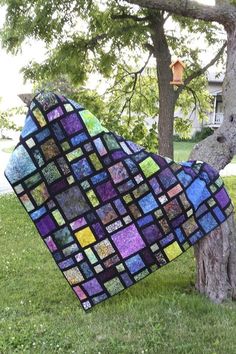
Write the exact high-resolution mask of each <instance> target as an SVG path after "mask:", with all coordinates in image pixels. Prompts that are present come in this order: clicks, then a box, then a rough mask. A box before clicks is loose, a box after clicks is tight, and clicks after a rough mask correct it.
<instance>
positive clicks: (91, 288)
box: [82, 278, 102, 296]
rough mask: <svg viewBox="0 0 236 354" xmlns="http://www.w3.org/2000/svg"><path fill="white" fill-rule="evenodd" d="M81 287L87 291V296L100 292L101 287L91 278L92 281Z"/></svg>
mask: <svg viewBox="0 0 236 354" xmlns="http://www.w3.org/2000/svg"><path fill="white" fill-rule="evenodd" d="M82 286H83V288H84V289H85V290H86V291H87V293H88V294H89V296H91V295H94V294H97V293H99V292H101V291H102V287H101V285H100V284H99V282H98V281H97V279H96V278H93V279H91V280H89V281H87V282H86V283H84V284H83V285H82Z"/></svg>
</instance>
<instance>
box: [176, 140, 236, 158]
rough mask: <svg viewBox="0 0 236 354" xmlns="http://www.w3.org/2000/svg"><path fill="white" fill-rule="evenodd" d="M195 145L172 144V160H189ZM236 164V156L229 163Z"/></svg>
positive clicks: (182, 142) (190, 143) (180, 142)
mask: <svg viewBox="0 0 236 354" xmlns="http://www.w3.org/2000/svg"><path fill="white" fill-rule="evenodd" d="M195 144H196V143H192V142H189V141H187V142H184V141H178V142H174V160H175V161H186V160H188V158H189V155H190V152H191V150H192V148H193V146H194V145H195ZM231 162H232V163H236V156H235V157H234V158H233V160H232V161H231Z"/></svg>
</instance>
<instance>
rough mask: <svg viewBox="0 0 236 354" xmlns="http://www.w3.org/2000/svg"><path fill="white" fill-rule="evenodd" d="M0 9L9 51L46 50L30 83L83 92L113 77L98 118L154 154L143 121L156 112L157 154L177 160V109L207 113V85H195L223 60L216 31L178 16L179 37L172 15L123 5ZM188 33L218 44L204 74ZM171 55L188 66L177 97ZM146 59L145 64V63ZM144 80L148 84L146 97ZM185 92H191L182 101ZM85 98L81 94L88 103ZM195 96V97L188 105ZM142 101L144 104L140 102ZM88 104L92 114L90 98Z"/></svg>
mask: <svg viewBox="0 0 236 354" xmlns="http://www.w3.org/2000/svg"><path fill="white" fill-rule="evenodd" d="M1 3H2V4H4V5H5V6H6V9H7V15H6V21H5V25H4V27H3V29H2V31H1V37H2V43H3V46H4V47H6V48H7V49H8V50H10V51H11V52H13V53H14V52H17V51H18V50H19V48H20V47H21V45H22V43H24V41H25V40H27V39H28V38H35V39H40V40H43V41H44V42H45V44H46V46H47V50H48V52H47V58H46V60H45V62H44V63H43V64H42V63H30V65H29V66H28V67H27V68H25V69H24V73H25V76H26V78H30V79H31V80H34V81H45V78H46V80H49V81H53V80H55V79H57V78H58V75H62V76H63V77H66V79H67V80H68V81H69V84H70V85H72V86H74V87H77V88H78V87H80V86H81V85H84V84H85V82H86V79H87V78H88V77H89V76H90V75H91V74H95V73H99V74H100V75H102V77H103V79H104V80H107V79H109V78H110V77H113V82H112V83H111V89H108V95H107V96H106V97H108V101H109V104H108V105H107V106H108V107H110V111H109V110H107V112H103V111H102V112H101V113H104V117H105V116H107V117H109V119H107V124H109V122H111V123H112V127H113V129H114V127H115V128H117V130H118V131H117V133H123V132H124V136H125V137H126V138H133V139H137V140H138V142H140V143H142V145H144V146H145V147H148V148H150V147H151V148H152V149H155V148H156V147H157V138H156V137H155V140H154V139H153V138H154V133H155V131H156V124H157V123H155V122H154V123H153V124H152V125H151V129H150V134H145V129H147V127H146V124H145V119H144V118H145V116H146V115H147V114H150V117H153V114H154V112H153V111H154V110H155V111H156V113H157V114H158V138H159V153H160V154H161V155H165V156H169V157H172V158H173V141H172V136H173V125H174V111H175V107H176V106H178V105H179V106H185V107H186V103H189V104H191V105H195V102H197V104H198V103H199V102H201V103H200V106H201V107H202V108H203V111H206V110H207V107H206V106H207V104H208V101H207V100H206V99H205V98H206V95H205V97H203V96H204V95H203V96H202V95H201V93H202V91H203V90H202V89H201V91H199V90H198V87H199V86H200V85H201V86H202V88H203V79H202V78H201V79H200V81H198V79H197V78H198V77H199V76H200V75H201V74H203V73H204V72H205V71H206V70H207V69H208V68H209V66H211V65H212V64H214V63H215V62H216V61H217V60H218V59H219V58H220V56H221V54H222V52H223V50H224V43H223V41H221V40H219V34H218V32H219V26H218V27H217V26H216V25H212V26H209V25H206V24H205V23H204V22H200V21H198V22H196V23H193V21H192V20H186V19H184V20H183V19H182V18H178V17H176V16H175V17H172V21H173V22H175V23H178V26H179V31H178V32H179V33H175V32H174V31H173V30H172V31H170V30H168V28H167V27H168V26H166V24H167V22H168V21H170V16H169V14H168V13H166V12H164V11H159V10H151V11H150V10H148V9H142V8H138V7H137V6H132V5H128V4H127V2H124V1H119V0H109V1H105V2H102V1H83V0H77V1H73V3H71V2H69V1H62V0H54V1H49V0H46V1H43V0H37V1H29V2H27V5H25V1H23V0H18V1H17V2H12V1H10V0H1ZM188 29H190V31H188ZM191 32H192V33H201V35H202V40H204V39H205V40H206V41H207V43H208V45H211V44H213V43H214V44H215V45H216V48H217V46H218V47H219V53H218V51H216V52H217V53H216V56H215V57H214V58H213V60H212V61H211V62H210V63H209V65H206V66H205V67H204V68H201V63H200V54H201V53H200V50H199V49H193V48H192V46H191V40H193V37H195V39H196V38H197V37H196V35H195V36H193V35H191ZM221 47H222V48H221ZM220 48H221V49H220ZM172 53H175V55H177V56H181V57H182V59H183V60H185V61H186V63H187V65H188V70H186V78H185V83H184V85H183V86H182V87H180V88H179V89H178V90H176V91H175V90H173V87H172V86H171V85H170V81H171V79H172V73H171V70H170V68H169V65H170V62H171V54H172ZM143 57H146V58H147V60H146V62H144V63H142V61H144V60H143V59H142V58H143ZM150 60H152V61H153V63H154V65H155V66H156V73H155V74H154V73H152V75H147V71H145V69H146V67H147V65H148V63H149V61H150ZM127 63H129V64H127ZM154 75H155V76H154ZM142 79H143V80H142ZM147 82H151V86H150V89H149V93H148V94H147V90H148V85H147ZM205 85H206V82H204V86H205ZM185 88H187V89H188V91H187V93H185V99H182V100H181V94H182V93H183V91H184V89H185ZM145 91H146V92H145ZM84 93H85V92H83V93H81V96H82V98H83V99H85V100H86V97H85V94H84ZM122 93H123V95H122ZM194 93H195V94H194ZM192 94H194V97H191V98H187V99H186V96H188V97H190V96H192ZM141 97H142V99H141ZM138 100H140V102H141V103H142V104H138ZM154 100H156V102H155V103H154V102H153V101H154ZM80 101H81V99H80ZM86 101H87V102H86V103H88V108H90V105H91V104H92V102H91V100H90V102H89V101H88V100H86ZM208 108H209V105H208ZM111 116H112V117H114V118H115V119H113V118H112V119H111ZM137 116H139V117H138V118H137ZM101 117H102V115H101ZM114 122H116V124H115V125H114ZM129 122H131V123H130V126H129V125H128V123H129ZM178 126H180V125H177V127H178ZM122 127H124V128H123V129H122ZM108 128H109V127H108ZM132 130H134V134H132ZM144 136H145V138H143V137H144Z"/></svg>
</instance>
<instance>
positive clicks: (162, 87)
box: [149, 11, 178, 158]
mask: <svg viewBox="0 0 236 354" xmlns="http://www.w3.org/2000/svg"><path fill="white" fill-rule="evenodd" d="M149 24H150V32H151V38H152V43H153V48H154V56H155V58H156V70H157V79H158V80H157V81H158V88H159V116H158V142H159V154H160V155H163V156H168V157H170V158H173V131H174V111H175V104H176V100H177V98H178V94H177V93H176V92H175V91H174V90H173V86H171V85H170V81H172V72H171V69H170V64H171V54H170V51H169V47H168V43H167V40H166V36H165V32H164V19H163V16H162V15H161V14H160V13H159V12H157V11H154V12H150V15H149Z"/></svg>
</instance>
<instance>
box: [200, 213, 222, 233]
mask: <svg viewBox="0 0 236 354" xmlns="http://www.w3.org/2000/svg"><path fill="white" fill-rule="evenodd" d="M198 221H199V223H200V225H201V226H202V228H203V230H204V231H205V232H206V233H208V232H210V231H211V230H213V229H214V228H215V227H217V226H218V224H217V222H216V220H215V219H214V218H213V216H212V215H211V213H210V212H209V213H207V214H206V215H204V216H203V217H201V218H200V219H199V220H198Z"/></svg>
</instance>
